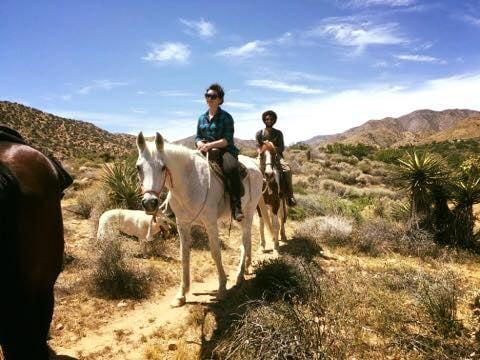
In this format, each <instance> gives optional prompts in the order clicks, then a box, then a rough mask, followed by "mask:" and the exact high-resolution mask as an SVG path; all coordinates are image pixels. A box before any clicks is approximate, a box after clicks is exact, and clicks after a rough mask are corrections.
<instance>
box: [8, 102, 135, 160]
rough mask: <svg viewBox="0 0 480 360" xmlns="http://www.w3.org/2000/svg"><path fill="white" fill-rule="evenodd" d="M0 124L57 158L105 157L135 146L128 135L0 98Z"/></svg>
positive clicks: (120, 153) (125, 151) (129, 149)
mask: <svg viewBox="0 0 480 360" xmlns="http://www.w3.org/2000/svg"><path fill="white" fill-rule="evenodd" d="M0 124H1V125H6V126H8V127H11V128H13V129H15V130H17V131H18V132H19V133H20V134H22V136H23V137H24V138H25V139H26V140H27V141H28V142H29V143H31V144H32V145H34V146H37V147H40V148H43V149H46V150H47V151H49V152H51V153H53V154H55V155H56V156H57V157H58V158H60V159H66V158H78V157H83V156H84V157H98V156H104V157H107V158H109V157H113V156H117V155H125V154H127V153H128V152H130V151H132V150H133V149H135V137H134V136H132V135H126V134H112V133H109V132H108V131H105V130H102V129H100V128H98V127H96V126H95V125H93V124H90V123H88V122H85V121H78V120H71V119H65V118H62V117H59V116H55V115H52V114H49V113H46V112H43V111H40V110H37V109H34V108H30V107H27V106H24V105H21V104H17V103H12V102H8V101H0Z"/></svg>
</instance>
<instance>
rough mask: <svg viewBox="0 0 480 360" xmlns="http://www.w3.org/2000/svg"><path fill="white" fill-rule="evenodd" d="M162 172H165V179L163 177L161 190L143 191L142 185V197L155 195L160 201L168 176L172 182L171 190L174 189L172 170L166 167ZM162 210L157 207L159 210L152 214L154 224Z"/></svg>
mask: <svg viewBox="0 0 480 360" xmlns="http://www.w3.org/2000/svg"><path fill="white" fill-rule="evenodd" d="M162 172H164V173H165V174H164V177H163V182H162V186H161V187H160V190H159V191H155V190H153V189H151V190H150V189H149V190H143V185H142V196H143V195H145V194H153V195H155V196H156V197H157V198H158V199H160V194H161V193H162V191H163V189H164V188H165V183H166V181H167V176H168V178H169V181H170V188H173V178H172V173H171V172H170V169H169V168H168V167H166V166H164V168H163V170H162ZM159 209H160V207H157V210H155V212H154V213H153V214H152V216H153V218H152V220H153V222H155V223H156V222H157V213H158V210H159Z"/></svg>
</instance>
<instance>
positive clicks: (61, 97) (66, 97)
mask: <svg viewBox="0 0 480 360" xmlns="http://www.w3.org/2000/svg"><path fill="white" fill-rule="evenodd" d="M60 99H62V100H65V101H69V100H72V95H71V94H65V95H61V96H60Z"/></svg>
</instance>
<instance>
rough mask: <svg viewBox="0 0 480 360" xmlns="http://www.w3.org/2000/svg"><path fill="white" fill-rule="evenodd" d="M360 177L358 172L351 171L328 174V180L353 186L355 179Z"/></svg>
mask: <svg viewBox="0 0 480 360" xmlns="http://www.w3.org/2000/svg"><path fill="white" fill-rule="evenodd" d="M360 175H361V172H360V171H358V170H351V171H336V172H331V173H330V174H329V176H328V177H329V178H330V179H332V180H334V181H338V182H341V183H343V184H347V185H354V184H356V183H357V178H358V177H359V176H360Z"/></svg>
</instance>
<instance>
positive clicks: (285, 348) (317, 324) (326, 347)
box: [214, 259, 356, 359]
mask: <svg viewBox="0 0 480 360" xmlns="http://www.w3.org/2000/svg"><path fill="white" fill-rule="evenodd" d="M282 271H283V272H286V273H285V274H286V276H282ZM265 274H268V276H265ZM259 275H260V277H261V278H264V280H263V282H264V283H265V284H264V285H265V286H267V287H271V286H272V284H281V286H279V287H278V289H279V290H280V292H279V294H278V295H282V293H285V291H287V293H288V294H290V296H291V298H290V300H289V301H283V300H282V298H280V299H279V298H278V297H274V298H271V299H270V298H267V299H262V300H257V301H253V302H252V301H250V302H247V303H245V304H244V305H243V307H242V308H245V312H244V313H243V315H241V316H240V317H239V319H238V320H237V321H236V322H235V323H234V324H233V326H232V327H231V328H230V329H228V331H227V332H226V333H225V335H224V336H223V337H222V339H221V341H220V343H219V344H218V345H217V347H216V348H215V350H214V354H215V356H214V357H215V358H221V359H324V358H332V359H333V358H334V359H343V358H346V348H347V336H348V335H347V333H348V334H352V333H353V334H352V335H353V336H355V335H354V334H355V333H356V332H355V331H350V332H344V331H340V328H342V327H343V326H344V325H345V322H346V321H345V320H344V319H343V318H342V317H341V316H340V315H339V313H338V312H335V311H329V310H328V307H329V301H330V296H327V295H326V291H325V290H327V289H328V291H329V292H331V290H330V289H331V288H332V287H333V284H331V282H329V281H327V280H323V279H321V277H320V275H319V274H318V270H317V268H315V267H314V266H312V265H307V264H305V263H302V262H292V261H289V260H287V261H285V260H283V259H277V260H274V262H273V263H272V262H270V263H266V264H262V265H261V266H260V268H259V269H258V270H257V278H258V276H259ZM284 278H288V279H295V281H293V283H288V282H287V283H286V282H285V280H284ZM259 286H260V284H259ZM274 287H277V285H274ZM342 315H343V314H342ZM339 318H340V319H339Z"/></svg>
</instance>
